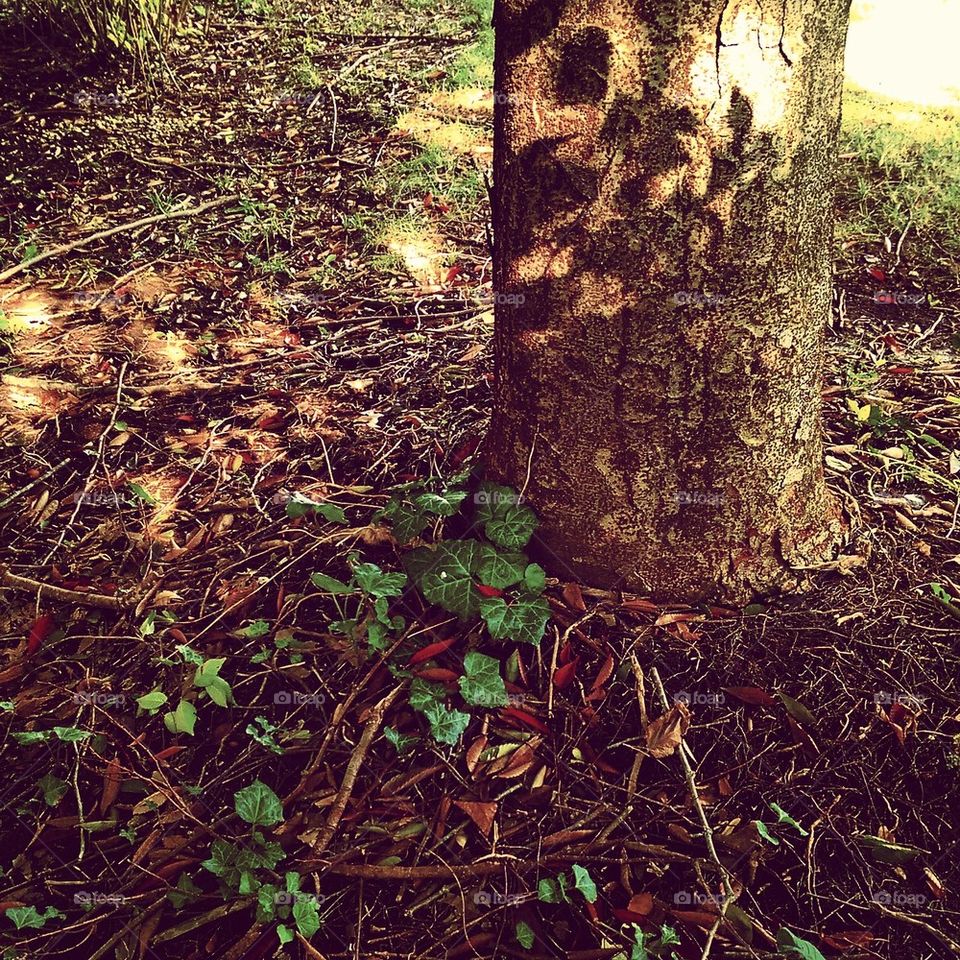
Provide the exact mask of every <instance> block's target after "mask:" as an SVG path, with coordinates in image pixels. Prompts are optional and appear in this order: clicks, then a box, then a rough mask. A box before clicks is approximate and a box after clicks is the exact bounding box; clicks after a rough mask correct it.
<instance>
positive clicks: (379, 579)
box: [353, 563, 407, 599]
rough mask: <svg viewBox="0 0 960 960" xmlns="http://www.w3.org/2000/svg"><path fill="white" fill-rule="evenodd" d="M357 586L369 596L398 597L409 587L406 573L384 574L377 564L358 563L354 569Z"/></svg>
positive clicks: (380, 597)
mask: <svg viewBox="0 0 960 960" xmlns="http://www.w3.org/2000/svg"><path fill="white" fill-rule="evenodd" d="M353 575H354V577H355V578H356V581H357V585H358V586H359V587H360V589H361V590H362V591H363V592H364V593H365V594H367V596H370V597H375V598H377V599H382V598H384V597H398V596H400V594H401V593H403V588H404V587H405V586H406V585H407V576H406V574H404V573H384V572H383V571H382V570H381V569H380V568H379V567H378V566H377V565H376V564H375V563H358V564H356V565H355V566H354V568H353Z"/></svg>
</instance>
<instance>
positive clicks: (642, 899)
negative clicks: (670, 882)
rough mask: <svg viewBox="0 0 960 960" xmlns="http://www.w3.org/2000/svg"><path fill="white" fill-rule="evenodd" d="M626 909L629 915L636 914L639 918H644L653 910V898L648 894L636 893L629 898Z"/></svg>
mask: <svg viewBox="0 0 960 960" xmlns="http://www.w3.org/2000/svg"><path fill="white" fill-rule="evenodd" d="M627 909H628V910H629V911H630V912H631V913H638V914H640V916H641V917H645V916H647V915H648V914H649V913H650V911H651V910H653V897H652V896H651V895H650V894H649V893H638V894H637V895H636V896H634V897H631V898H630V902H629V903H628V904H627Z"/></svg>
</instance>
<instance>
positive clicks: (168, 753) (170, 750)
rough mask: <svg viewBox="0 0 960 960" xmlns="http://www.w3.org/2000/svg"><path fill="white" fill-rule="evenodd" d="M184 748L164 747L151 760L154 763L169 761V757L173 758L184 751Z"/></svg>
mask: <svg viewBox="0 0 960 960" xmlns="http://www.w3.org/2000/svg"><path fill="white" fill-rule="evenodd" d="M186 749H187V748H186V747H165V748H164V749H163V750H161V751H160V752H159V753H155V754H154V755H153V759H154V760H156V761H158V762H159V761H162V760H169V759H170V757H175V756H176V755H177V754H178V753H179V752H180V751H181V750H186Z"/></svg>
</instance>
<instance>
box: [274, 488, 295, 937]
mask: <svg viewBox="0 0 960 960" xmlns="http://www.w3.org/2000/svg"><path fill="white" fill-rule="evenodd" d="M288 506H289V504H288ZM277 936H278V937H279V938H280V943H281V944H286V943H289V942H290V941H291V940H292V939H293V931H292V930H291V929H290V928H289V927H288V926H287V925H286V924H285V923H278V924H277Z"/></svg>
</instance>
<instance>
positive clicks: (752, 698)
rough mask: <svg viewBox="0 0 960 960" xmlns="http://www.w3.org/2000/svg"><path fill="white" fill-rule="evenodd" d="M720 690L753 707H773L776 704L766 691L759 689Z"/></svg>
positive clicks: (737, 688)
mask: <svg viewBox="0 0 960 960" xmlns="http://www.w3.org/2000/svg"><path fill="white" fill-rule="evenodd" d="M722 689H723V690H724V691H725V692H726V693H729V694H730V696H731V697H736V698H737V699H738V700H742V701H743V702H744V703H749V704H752V705H753V706H755V707H774V706H776V704H777V701H776V700H774V698H773V697H771V696H770V694H769V693H767V691H766V690H761V689H760V688H759V687H723V688H722Z"/></svg>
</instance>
